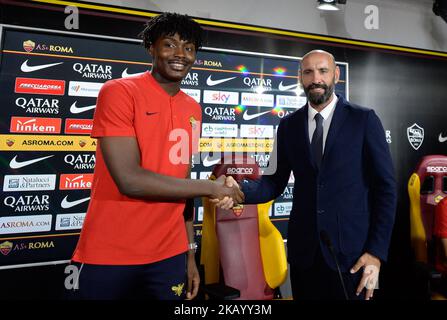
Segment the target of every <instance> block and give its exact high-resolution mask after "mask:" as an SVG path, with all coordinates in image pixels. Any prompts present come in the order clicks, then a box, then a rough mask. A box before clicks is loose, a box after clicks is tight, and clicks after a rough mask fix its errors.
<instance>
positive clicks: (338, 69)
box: [335, 66, 340, 83]
mask: <svg viewBox="0 0 447 320" xmlns="http://www.w3.org/2000/svg"><path fill="white" fill-rule="evenodd" d="M338 80H340V68H339V67H338V66H336V67H335V83H338Z"/></svg>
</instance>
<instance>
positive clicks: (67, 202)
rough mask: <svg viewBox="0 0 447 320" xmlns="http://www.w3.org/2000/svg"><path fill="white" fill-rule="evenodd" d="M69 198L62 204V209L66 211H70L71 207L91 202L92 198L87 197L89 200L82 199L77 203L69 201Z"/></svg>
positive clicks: (76, 201)
mask: <svg viewBox="0 0 447 320" xmlns="http://www.w3.org/2000/svg"><path fill="white" fill-rule="evenodd" d="M67 197H68V196H65V198H64V199H62V202H61V207H62V208H64V209H69V208H71V207H74V206H77V205H78V204H81V203H83V202H86V201H88V200H90V197H87V198H82V199H79V200H75V201H68V200H67Z"/></svg>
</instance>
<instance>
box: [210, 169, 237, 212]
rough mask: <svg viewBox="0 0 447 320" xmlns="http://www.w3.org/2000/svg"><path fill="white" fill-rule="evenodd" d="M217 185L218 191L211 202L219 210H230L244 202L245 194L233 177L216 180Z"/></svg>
mask: <svg viewBox="0 0 447 320" xmlns="http://www.w3.org/2000/svg"><path fill="white" fill-rule="evenodd" d="M215 183H216V184H217V185H218V189H217V191H216V192H215V196H213V197H212V199H211V200H210V201H211V202H212V203H214V204H215V205H216V206H218V207H219V208H222V209H226V210H228V209H231V208H232V207H233V206H235V205H238V204H239V203H241V202H243V201H244V194H243V193H242V191H241V190H240V189H239V185H238V184H237V183H236V181H235V180H234V179H233V178H232V177H225V176H224V175H222V176H220V177H219V178H218V179H216V180H215Z"/></svg>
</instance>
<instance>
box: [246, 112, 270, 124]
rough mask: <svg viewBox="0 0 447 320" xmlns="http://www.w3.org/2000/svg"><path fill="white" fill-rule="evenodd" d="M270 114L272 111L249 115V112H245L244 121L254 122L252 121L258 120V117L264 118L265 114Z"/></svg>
mask: <svg viewBox="0 0 447 320" xmlns="http://www.w3.org/2000/svg"><path fill="white" fill-rule="evenodd" d="M269 112H270V110H268V111H264V112H259V113H254V114H248V113H247V110H245V112H244V114H243V116H242V117H243V118H244V120H247V121H248V120H252V119H255V118H257V117H260V116H262V115H263V114H266V113H269Z"/></svg>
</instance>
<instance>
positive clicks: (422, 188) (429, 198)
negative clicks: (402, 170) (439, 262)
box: [408, 155, 447, 263]
mask: <svg viewBox="0 0 447 320" xmlns="http://www.w3.org/2000/svg"><path fill="white" fill-rule="evenodd" d="M408 193H409V196H410V226H411V243H412V247H413V250H414V253H415V258H416V261H420V262H425V263H433V262H434V256H433V254H434V252H432V250H433V248H431V247H432V246H431V243H432V238H433V230H434V222H435V209H436V206H437V204H438V203H439V202H440V201H441V200H442V199H443V198H444V197H445V196H447V156H444V155H429V156H425V157H423V158H422V159H421V160H420V161H419V163H418V164H417V166H416V169H415V171H414V173H413V174H412V176H411V178H410V180H409V182H408Z"/></svg>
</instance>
